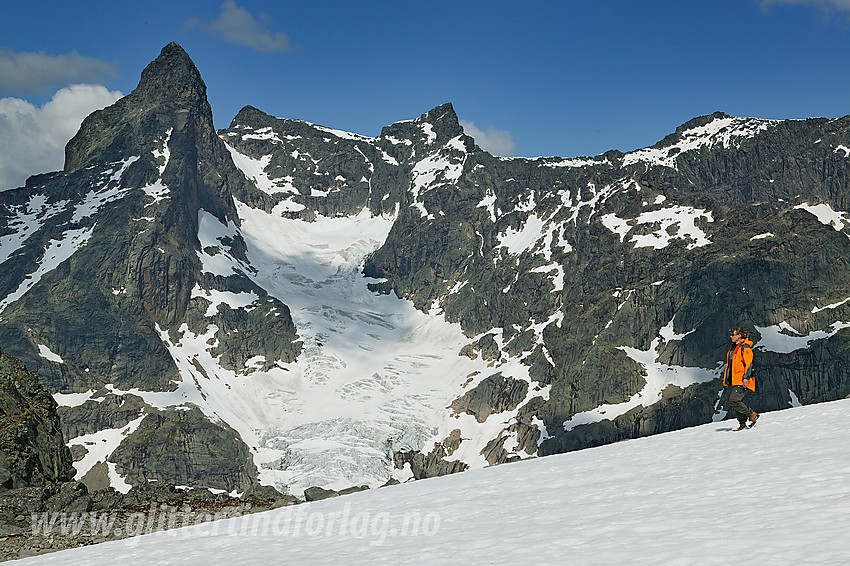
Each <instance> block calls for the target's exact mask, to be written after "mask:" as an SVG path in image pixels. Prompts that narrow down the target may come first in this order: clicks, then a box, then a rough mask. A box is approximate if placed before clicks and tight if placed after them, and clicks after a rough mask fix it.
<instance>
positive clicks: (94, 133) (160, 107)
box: [65, 42, 215, 171]
mask: <svg viewBox="0 0 850 566" xmlns="http://www.w3.org/2000/svg"><path fill="white" fill-rule="evenodd" d="M206 92H207V87H206V85H205V84H204V81H203V79H202V78H201V74H200V72H199V71H198V69H197V67H195V64H194V63H193V62H192V59H191V58H190V57H189V55H188V54H187V53H186V52H185V51H184V50H183V48H182V47H180V45H178V44H177V43H174V42H172V43H169V44H168V45H166V46H165V47H164V48H163V49H162V52H161V53H160V55H159V57H157V58H156V59H155V60H154V61H152V62H151V63H150V64H149V65H148V66H147V67H146V68H145V69H144V71H142V76H141V79H140V80H139V84H138V86H137V87H136V89H135V90H133V92H131V93H130V94H129V95H127V96H125V97H124V98H122V99H120V100H118V101H117V102H116V103H115V104H113V105H112V106H108V107H107V108H104V109H103V110H99V111H97V112H94V113H93V114H91V115H90V116H88V117H87V118H86V119H85V120H84V121H83V123H82V125H81V126H80V130H79V132H77V135H75V136H74V137H73V138H72V139H71V141H69V142H68V145H67V146H66V147H65V170H66V171H71V170H75V169H80V168H82V167H86V166H89V165H93V164H98V163H110V162H116V161H121V160H123V159H127V158H129V157H132V156H144V155H149V154H151V153H152V152H153V151H158V150H161V149H162V148H161V147H159V146H161V145H162V143H163V140H165V139H166V138H169V137H170V134H169V132H174V133H175V134H179V133H186V134H189V136H190V137H191V138H192V139H191V140H190V141H191V142H192V145H194V146H195V147H196V148H197V149H199V150H200V149H202V147H204V146H209V145H210V144H211V143H215V142H214V141H212V140H213V139H215V129H214V128H213V122H212V109H211V108H210V105H209V103H208V102H207V96H206ZM157 144H158V145H157ZM154 169H155V168H154Z"/></svg>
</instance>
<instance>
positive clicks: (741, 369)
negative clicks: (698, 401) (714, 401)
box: [723, 326, 759, 431]
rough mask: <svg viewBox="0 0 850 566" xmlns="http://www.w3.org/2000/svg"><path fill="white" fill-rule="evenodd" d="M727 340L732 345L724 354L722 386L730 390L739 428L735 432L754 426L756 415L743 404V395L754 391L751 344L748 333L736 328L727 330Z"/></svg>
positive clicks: (757, 416)
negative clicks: (730, 340) (724, 365)
mask: <svg viewBox="0 0 850 566" xmlns="http://www.w3.org/2000/svg"><path fill="white" fill-rule="evenodd" d="M729 338H731V339H732V345H731V346H730V347H729V351H728V352H726V367H725V368H724V370H723V385H724V386H726V387H731V388H732V393H731V394H730V395H729V404H730V405H732V408H733V409H734V410H735V416H736V417H738V423H739V424H740V426H739V427H738V428H736V429H735V430H736V431H738V430H743V429H745V428H748V426H747V422H748V421H749V423H750V424H749V427H752V426H753V425H754V424H756V419H758V418H759V415H758V413H756V412H755V411H753V410H751V409H750V408H749V407H747V405H746V404H745V403H744V395H746V393H747V391H748V390H749V391H755V390H756V380H755V378H754V377H752V375H751V371H752V369H753V343H752V342H751V341H750V333H749V332H747V331H746V330H744V329H743V328H741V327H740V326H736V327H735V328H731V329H729Z"/></svg>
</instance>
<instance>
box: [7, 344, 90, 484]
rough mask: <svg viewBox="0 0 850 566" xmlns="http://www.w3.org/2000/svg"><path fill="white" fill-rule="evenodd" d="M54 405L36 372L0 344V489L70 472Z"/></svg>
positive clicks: (71, 474) (63, 476) (52, 479)
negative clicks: (32, 371)
mask: <svg viewBox="0 0 850 566" xmlns="http://www.w3.org/2000/svg"><path fill="white" fill-rule="evenodd" d="M56 408H57V405H56V401H54V400H53V397H51V396H50V393H49V392H48V391H47V390H46V389H45V388H44V387H43V386H42V385H41V384H40V383H39V382H38V377H37V376H36V375H34V374H33V373H31V372H29V371H28V370H27V368H26V367H25V366H24V364H23V363H21V361H20V360H18V359H16V358H13V357H12V356H10V355H8V354H7V353H5V352H4V351H3V350H0V489H13V488H21V487H28V486H43V485H44V484H45V483H47V482H52V483H57V482H62V481H66V480H70V479H71V478H73V477H74V468H73V466H72V460H71V452H70V450H68V447H67V446H66V445H65V440H64V439H63V437H62V429H61V427H60V425H59V415H58V414H57V413H56Z"/></svg>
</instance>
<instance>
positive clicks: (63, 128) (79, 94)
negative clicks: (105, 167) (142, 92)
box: [0, 85, 123, 190]
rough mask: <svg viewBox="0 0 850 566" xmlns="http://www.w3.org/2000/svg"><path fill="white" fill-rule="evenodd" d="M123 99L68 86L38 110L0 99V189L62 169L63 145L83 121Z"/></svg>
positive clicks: (114, 93)
mask: <svg viewBox="0 0 850 566" xmlns="http://www.w3.org/2000/svg"><path fill="white" fill-rule="evenodd" d="M121 96H123V95H122V94H121V93H120V92H118V91H117V90H113V91H110V90H107V89H106V87H103V86H99V85H71V86H67V87H65V88H63V89H61V90H59V91H57V92H56V94H54V95H53V98H51V99H50V100H49V101H48V102H45V103H44V104H43V105H42V106H41V107H40V108H39V107H36V106H34V105H32V104H31V103H29V102H27V101H26V100H22V99H20V98H11V97H10V98H0V132H2V133H3V134H2V135H0V190H4V189H11V188H15V187H20V186H22V185H23V184H24V182H25V181H26V179H27V177H29V176H30V175H33V174H36V173H46V172H49V171H57V170H60V169H62V167H63V165H64V162H65V144H66V143H68V140H70V139H71V138H72V137H73V136H74V134H76V133H77V130H79V128H80V124H81V123H82V121H83V119H84V118H85V117H86V116H88V115H89V114H91V113H92V112H94V111H95V110H99V109H101V108H103V107H105V106H108V105H110V104H112V103H113V102H115V101H116V100H118V99H119V98H121Z"/></svg>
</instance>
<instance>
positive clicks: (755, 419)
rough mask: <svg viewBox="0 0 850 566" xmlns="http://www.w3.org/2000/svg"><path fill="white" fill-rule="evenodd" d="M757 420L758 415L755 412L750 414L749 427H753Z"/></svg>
mask: <svg viewBox="0 0 850 566" xmlns="http://www.w3.org/2000/svg"><path fill="white" fill-rule="evenodd" d="M758 418H759V414H758V413H757V412H755V411H753V412H752V414H750V426H753V425H754V424H756V421H757V420H758Z"/></svg>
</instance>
